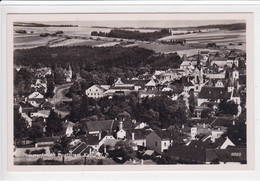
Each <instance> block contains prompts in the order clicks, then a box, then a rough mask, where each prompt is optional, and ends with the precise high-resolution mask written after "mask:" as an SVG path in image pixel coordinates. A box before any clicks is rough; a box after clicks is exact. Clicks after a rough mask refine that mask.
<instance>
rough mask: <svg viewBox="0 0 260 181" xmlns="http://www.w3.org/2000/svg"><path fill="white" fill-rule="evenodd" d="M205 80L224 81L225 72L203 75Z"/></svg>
mask: <svg viewBox="0 0 260 181" xmlns="http://www.w3.org/2000/svg"><path fill="white" fill-rule="evenodd" d="M205 76H206V78H208V79H225V76H226V72H225V71H221V72H218V73H205Z"/></svg>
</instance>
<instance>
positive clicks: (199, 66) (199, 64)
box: [197, 51, 201, 70]
mask: <svg viewBox="0 0 260 181" xmlns="http://www.w3.org/2000/svg"><path fill="white" fill-rule="evenodd" d="M197 67H198V69H199V70H200V69H201V62H200V52H199V51H198V58H197Z"/></svg>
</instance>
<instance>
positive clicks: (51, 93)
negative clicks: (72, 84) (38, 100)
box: [45, 81, 55, 98]
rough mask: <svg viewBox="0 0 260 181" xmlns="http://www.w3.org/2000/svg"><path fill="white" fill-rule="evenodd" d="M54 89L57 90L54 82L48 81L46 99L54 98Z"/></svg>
mask: <svg viewBox="0 0 260 181" xmlns="http://www.w3.org/2000/svg"><path fill="white" fill-rule="evenodd" d="M54 88H55V86H54V82H53V81H48V83H47V92H46V94H45V97H46V98H48V97H50V98H53V96H54Z"/></svg>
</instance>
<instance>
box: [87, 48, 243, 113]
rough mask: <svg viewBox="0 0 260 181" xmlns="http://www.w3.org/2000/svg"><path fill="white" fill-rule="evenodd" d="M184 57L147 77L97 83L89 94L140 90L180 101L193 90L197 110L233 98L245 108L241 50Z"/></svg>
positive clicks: (123, 92)
mask: <svg viewBox="0 0 260 181" xmlns="http://www.w3.org/2000/svg"><path fill="white" fill-rule="evenodd" d="M182 60H183V62H182V64H181V65H180V68H178V69H168V70H156V71H155V72H154V74H151V75H149V76H146V77H147V78H146V79H140V78H138V77H137V78H132V79H125V80H122V79H121V78H118V79H116V80H115V83H114V84H113V85H93V86H91V87H89V88H88V89H87V90H86V91H85V93H86V95H87V96H88V97H90V98H95V99H97V98H102V97H106V96H108V97H110V98H111V97H113V96H114V95H117V96H125V95H128V94H130V93H131V92H137V93H138V95H139V97H140V98H145V97H149V98H152V97H156V96H160V95H162V93H163V92H169V93H171V95H172V97H171V98H172V99H173V100H176V99H177V98H178V97H179V96H180V95H184V96H186V97H189V92H190V91H193V92H194V95H195V96H196V100H197V101H196V102H197V108H198V109H197V111H198V110H203V109H202V108H203V107H204V108H205V109H206V108H208V106H209V105H213V106H214V108H215V109H216V108H217V105H218V104H219V103H220V101H221V100H227V101H233V102H234V103H236V104H237V105H238V107H239V110H241V107H240V103H241V96H240V95H241V92H243V91H244V92H245V90H246V81H245V80H246V76H245V71H244V70H243V69H241V68H239V62H241V61H244V60H245V57H244V56H243V55H241V53H240V52H235V51H230V52H229V53H228V54H227V53H226V54H223V53H221V52H217V51H212V52H210V51H201V52H198V54H195V55H193V56H190V57H187V56H186V55H183V57H182ZM240 112H241V111H239V113H240ZM198 115H199V111H198Z"/></svg>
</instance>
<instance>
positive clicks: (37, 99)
mask: <svg viewBox="0 0 260 181" xmlns="http://www.w3.org/2000/svg"><path fill="white" fill-rule="evenodd" d="M27 101H28V102H29V103H30V104H31V105H32V106H33V107H39V106H40V104H42V103H43V102H44V101H45V99H44V96H43V95H42V94H41V93H39V92H37V91H35V92H33V93H31V94H30V95H29V96H28V99H27Z"/></svg>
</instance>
